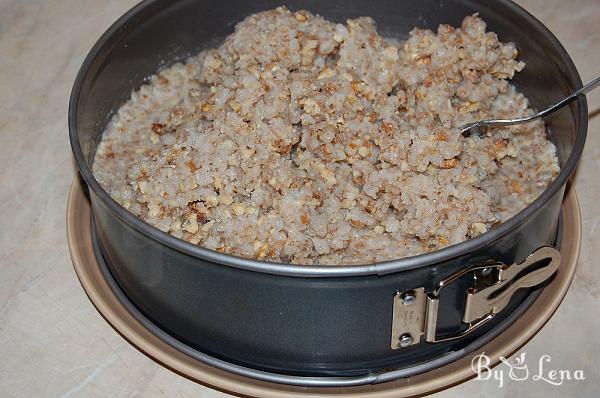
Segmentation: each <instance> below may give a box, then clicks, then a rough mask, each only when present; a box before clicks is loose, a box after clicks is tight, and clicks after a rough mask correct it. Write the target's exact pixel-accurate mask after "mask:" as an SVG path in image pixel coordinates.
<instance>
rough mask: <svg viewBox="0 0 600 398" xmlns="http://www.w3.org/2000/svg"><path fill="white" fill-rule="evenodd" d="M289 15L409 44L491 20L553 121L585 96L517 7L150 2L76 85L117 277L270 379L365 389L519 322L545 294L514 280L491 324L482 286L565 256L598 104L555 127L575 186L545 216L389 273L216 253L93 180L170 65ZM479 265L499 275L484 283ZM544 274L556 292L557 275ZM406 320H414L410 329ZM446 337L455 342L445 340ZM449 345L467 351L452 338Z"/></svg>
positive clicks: (536, 103)
mask: <svg viewBox="0 0 600 398" xmlns="http://www.w3.org/2000/svg"><path fill="white" fill-rule="evenodd" d="M282 4H285V5H287V6H288V7H289V8H291V9H308V10H310V11H312V12H314V13H318V14H320V15H323V16H324V17H326V18H328V19H331V20H334V21H343V20H345V19H346V18H352V17H358V16H361V15H370V16H372V17H374V19H375V20H376V21H377V23H378V26H379V29H380V32H382V33H383V34H384V35H385V36H390V37H396V38H400V39H401V38H402V37H404V36H405V35H406V34H407V32H408V31H409V30H410V29H411V28H412V27H414V26H417V25H418V26H422V27H428V28H433V29H435V28H436V27H437V25H438V24H440V23H449V24H453V25H457V24H458V23H459V22H460V21H461V19H462V18H463V17H464V16H465V15H468V14H472V13H474V12H479V13H480V15H481V16H482V18H483V19H484V20H485V21H486V22H487V23H488V27H489V29H490V30H492V31H495V32H497V33H498V35H499V37H500V38H501V40H503V41H513V42H515V43H516V45H517V47H518V49H519V52H520V54H521V58H522V59H523V60H524V61H525V62H526V63H527V67H526V68H525V70H524V71H523V72H521V73H519V74H518V75H517V76H516V77H515V79H514V81H513V82H514V83H515V84H516V85H517V87H518V88H519V89H520V90H521V91H522V92H523V93H524V94H525V95H526V96H528V98H529V99H530V100H531V103H532V106H533V107H536V108H542V107H544V106H545V105H547V104H549V103H552V102H554V101H556V100H558V99H559V98H560V97H562V96H564V95H565V94H567V93H569V92H571V91H574V90H575V89H576V88H578V87H580V86H581V80H580V78H579V75H578V73H577V70H576V68H575V66H574V65H573V62H572V61H571V59H570V58H569V56H568V54H567V52H566V51H565V50H564V48H563V47H562V46H561V44H560V43H559V42H558V40H557V39H556V38H555V37H554V36H553V35H552V33H551V32H550V31H549V30H548V29H547V28H546V27H545V26H544V25H543V24H541V23H540V22H539V21H538V20H536V19H535V18H534V17H533V16H531V15H530V14H529V13H527V12H526V11H525V10H523V9H522V8H520V7H518V6H517V5H515V4H514V3H512V2H509V1H496V2H484V1H474V0H453V1H421V2H412V1H382V0H378V1H341V0H336V1H327V2H318V1H285V2H280V1H265V0H261V1H255V2H245V1H241V0H227V1H221V2H219V3H218V4H215V3H213V2H208V1H199V0H197V1H192V0H179V1H175V0H150V1H145V2H142V3H140V4H139V5H138V6H136V7H135V8H133V9H132V10H131V11H129V12H128V13H126V14H125V15H124V16H123V17H122V18H121V19H119V20H118V21H117V22H116V23H115V24H114V25H113V26H112V27H111V28H109V30H108V31H107V32H106V33H105V34H104V35H103V36H102V37H101V38H100V39H99V41H98V42H97V43H96V45H95V46H94V47H93V48H92V50H91V51H90V53H89V54H88V56H87V57H86V59H85V61H84V63H83V65H82V67H81V69H80V72H79V74H78V76H77V78H76V81H75V84H74V87H73V91H72V95H71V99H70V106H69V132H70V139H71V145H72V149H73V154H74V157H75V161H76V164H77V167H78V169H79V172H80V174H81V176H82V178H83V180H84V181H85V183H86V185H87V187H88V189H89V195H90V200H91V205H92V212H93V215H94V220H95V228H96V231H95V232H96V234H97V237H98V242H99V247H100V250H101V253H102V256H103V258H104V259H105V261H106V263H107V266H108V268H109V269H110V272H111V274H112V275H113V276H114V279H115V280H116V282H117V283H118V284H119V286H120V288H121V289H122V290H123V292H124V293H125V294H126V295H127V297H128V299H129V300H131V302H132V303H133V304H134V305H135V306H136V307H137V308H138V309H139V310H140V311H141V312H142V313H143V314H144V315H145V316H146V317H147V318H148V319H150V320H151V321H152V322H153V323H154V324H156V325H158V326H159V327H160V328H161V329H162V330H164V331H165V332H166V333H168V334H169V335H171V336H172V337H173V338H175V339H177V340H179V341H181V342H183V343H184V344H186V345H189V346H190V347H193V348H194V349H197V350H199V351H200V352H203V353H206V354H207V355H210V356H212V357H214V358H218V359H221V360H224V361H227V362H228V363H232V364H236V365H239V366H243V367H246V368H250V369H255V370H257V371H267V372H275V373H277V374H282V375H289V376H311V377H364V376H365V375H368V374H371V373H375V372H381V371H383V370H386V369H391V368H400V367H403V366H407V365H414V364H418V363H421V362H424V361H431V360H433V359H435V358H439V357H441V356H443V355H445V354H447V353H448V352H451V351H458V350H460V349H461V348H464V347H466V346H467V345H468V344H470V343H472V342H473V341H475V340H476V339H477V338H478V337H479V336H482V335H483V334H485V333H487V332H489V331H490V330H493V329H494V328H495V327H497V325H499V324H500V323H501V322H502V321H503V320H504V319H506V318H508V317H510V315H511V313H512V312H514V311H515V310H516V309H517V308H519V306H520V305H521V304H522V303H523V302H524V301H525V300H527V299H528V297H530V295H531V294H532V292H533V291H534V289H535V288H536V286H538V285H539V284H531V283H525V285H526V286H527V288H523V289H520V290H516V289H515V290H514V291H513V290H510V289H511V288H510V282H511V281H508V282H507V283H508V286H509V287H507V288H506V289H509V290H507V291H505V290H503V291H504V292H506V293H510V294H507V295H506V299H507V301H506V302H502V306H496V307H497V308H496V307H493V306H492V307H493V308H492V307H490V308H487V307H485V305H488V306H489V305H491V304H490V300H487V301H484V302H483V304H482V303H481V302H476V304H482V305H484V307H483V308H484V309H486V310H487V309H489V310H490V315H491V316H486V317H481V318H477V319H469V317H468V314H467V312H468V313H471V312H473V313H477V311H474V310H473V305H472V303H471V301H469V300H471V299H472V297H471V298H469V293H468V292H469V291H472V290H470V289H473V288H474V283H475V282H476V281H474V275H475V276H477V277H478V281H480V282H485V281H484V279H489V280H490V281H489V284H490V285H494V284H497V282H499V281H500V279H501V276H500V273H501V272H504V271H500V269H502V267H504V266H503V265H498V264H505V265H510V264H518V263H522V262H524V261H525V262H526V261H529V260H528V258H529V259H531V257H529V256H530V255H531V254H532V253H534V252H536V250H539V249H540V248H544V247H549V246H550V247H551V246H553V245H554V243H555V242H554V240H555V236H556V229H557V224H558V219H559V214H560V207H561V203H562V200H563V195H564V192H565V187H566V184H567V181H568V178H569V177H570V175H571V174H572V173H573V171H574V169H575V167H576V165H577V162H578V160H579V158H580V156H581V152H582V149H583V146H584V142H585V137H586V130H587V105H586V101H585V98H580V99H579V100H578V101H576V102H574V103H572V104H571V105H570V107H568V108H565V109H564V110H562V111H560V112H558V113H557V114H555V115H554V116H553V117H552V118H551V119H549V120H548V125H549V129H550V139H551V140H552V141H553V142H554V144H555V145H556V147H557V150H558V157H559V162H560V166H561V173H560V174H559V176H558V177H557V178H556V180H555V181H554V182H553V183H552V184H551V185H550V186H549V187H548V189H547V190H546V191H545V192H544V193H543V194H542V195H541V196H540V197H539V198H538V199H537V200H535V201H534V202H533V203H532V204H531V205H529V206H528V207H527V208H526V209H524V210H523V211H521V212H520V213H519V214H517V215H516V216H515V217H513V218H512V219H510V220H508V221H507V222H505V223H503V224H501V225H500V226H498V227H497V228H494V229H492V230H490V231H488V232H486V233H484V234H482V235H480V236H478V237H477V238H474V239H471V240H468V241H465V242H463V243H460V244H457V245H454V246H450V247H448V248H444V249H442V250H438V251H435V252H432V253H427V254H423V255H420V256H415V257H410V258H405V259H400V260H396V261H389V262H384V263H377V264H366V265H359V266H342V267H327V266H306V267H302V266H295V265H287V264H276V263H267V262H262V261H255V260H249V259H243V258H239V257H234V256H230V255H225V254H221V253H217V252H213V251H210V250H207V249H203V248H201V247H198V246H195V245H192V244H189V243H187V242H184V241H182V240H179V239H177V238H175V237H173V236H170V235H168V234H165V233H163V232H161V231H160V230H158V229H156V228H154V227H152V226H150V225H149V224H147V223H145V222H143V221H142V220H140V219H138V218H136V217H135V216H134V215H132V214H130V213H129V212H127V211H126V210H125V209H124V208H122V207H121V206H119V205H118V204H117V203H116V202H115V201H114V200H113V199H112V198H111V197H110V196H109V195H108V194H107V192H105V191H104V190H103V189H102V187H101V186H100V184H99V183H98V182H97V181H96V180H95V178H94V176H93V175H92V172H91V166H92V161H93V157H94V156H93V155H94V153H95V149H96V146H97V145H98V142H99V141H100V138H101V134H102V131H103V129H104V126H105V125H106V123H107V122H108V120H109V119H110V117H111V116H112V115H113V113H114V112H115V111H116V110H117V109H118V108H119V106H120V105H121V104H122V103H123V102H124V101H125V100H127V98H128V96H129V93H130V92H131V90H132V89H136V88H138V87H139V86H140V85H141V84H143V83H144V80H145V78H146V77H147V76H149V75H151V74H152V73H154V72H155V71H156V70H157V69H159V68H160V67H163V66H166V65H169V64H171V63H174V62H177V61H181V60H183V59H185V58H186V57H188V56H189V55H191V54H194V53H196V52H198V51H200V50H202V49H204V48H206V47H208V46H214V45H215V44H217V43H218V42H219V41H220V40H222V39H223V38H224V37H225V36H226V35H227V34H229V33H231V31H232V29H233V26H234V25H235V24H236V23H237V22H239V21H240V20H241V19H243V17H245V16H247V15H249V14H251V13H254V12H258V11H261V10H265V9H269V8H273V7H276V6H278V5H282ZM542 250H544V249H542ZM548 250H552V249H548ZM554 252H556V250H555V251H554ZM537 253H538V254H537V255H538V256H539V253H540V252H537ZM541 260H543V261H541ZM557 260H558V259H557V258H550V259H549V258H547V257H543V258H541V259H540V261H534V262H533V263H532V267H533V268H532V267H529V268H527V270H526V271H527V272H525V271H524V272H525V274H523V273H519V274H518V275H516V276H515V277H516V278H518V277H523V276H526V277H527V278H533V277H535V276H536V275H535V273H539V272H541V271H540V270H542V269H549V267H550V266H552V267H555V266H556V265H557ZM492 263H494V264H495V265H493V264H492ZM492 265H493V266H492ZM480 266H485V268H486V269H485V270H483V271H482V270H478V271H473V269H475V268H477V267H480ZM516 267H517V266H514V267H513V268H512V269H513V270H514V269H516ZM504 274H506V272H505V273H504ZM532 275H533V276H532ZM455 276H456V278H454V277H455ZM459 276H460V277H459ZM545 276H546V277H545V278H543V279H544V280H546V279H547V277H548V276H549V274H548V275H545ZM484 277H485V278H484ZM494 278H495V279H498V280H492V279H494ZM522 279H523V280H524V278H522ZM532 280H533V279H532ZM444 281H452V283H449V284H447V286H445V287H444V289H443V292H442V293H441V294H439V295H437V297H435V296H436V294H437V293H436V292H437V290H436V286H438V285H439V284H440V283H441V282H444ZM505 282H506V281H505ZM539 282H542V281H539ZM530 285H531V288H529V286H530ZM403 292H410V294H415V293H416V296H417V297H416V303H417V304H418V305H419V307H418V308H419V310H417V311H416V312H413V313H410V312H406V311H405V309H404V308H403V307H401V306H399V303H402V298H403V297H404V296H402V293H403ZM503 294H504V293H503ZM508 299H510V300H509V301H508ZM473 300H474V299H473ZM426 302H427V303H426ZM424 303H426V304H424ZM431 303H434V304H431ZM496 304H497V303H496ZM425 305H426V306H427V308H426V309H427V310H428V314H429V318H428V319H427V321H426V320H425V318H426V317H427V313H426V312H427V311H425V310H424V308H425V307H424V306H425ZM434 307H435V314H434V316H431V314H432V313H433V311H432V308H434ZM500 307H501V308H500ZM403 316H404V317H405V318H406V319H408V318H407V317H412V318H411V319H412V320H413V322H412V323H410V322H409V324H404V325H403V324H402V322H401V320H402V317H403ZM405 323H406V322H405ZM473 326H477V327H476V328H474V327H473ZM419 329H420V330H419ZM425 329H427V330H425ZM471 329H473V330H471ZM466 331H468V333H466V334H465V335H464V336H461V335H462V334H464V333H465V332H466ZM432 333H433V334H432ZM407 334H408V335H410V337H411V339H410V340H411V341H410V343H409V344H407V345H406V346H405V347H400V342H399V338H404V337H406V335H407ZM432 336H433V339H439V340H444V341H441V342H436V343H433V342H432ZM449 336H450V337H457V338H455V339H451V340H446V339H444V337H449Z"/></svg>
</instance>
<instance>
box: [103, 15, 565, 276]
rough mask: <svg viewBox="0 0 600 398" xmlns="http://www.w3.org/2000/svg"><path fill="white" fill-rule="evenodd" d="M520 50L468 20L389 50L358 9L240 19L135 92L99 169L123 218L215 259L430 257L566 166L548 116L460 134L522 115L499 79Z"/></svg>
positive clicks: (516, 98) (512, 67) (523, 107)
mask: <svg viewBox="0 0 600 398" xmlns="http://www.w3.org/2000/svg"><path fill="white" fill-rule="evenodd" d="M394 43H395V44H394ZM517 55H518V54H517V50H516V48H515V45H514V44H512V43H506V44H504V43H501V42H499V41H498V38H497V36H496V34H494V33H492V32H486V25H485V23H484V22H483V21H482V20H481V19H479V18H478V16H477V15H473V16H468V17H466V18H465V19H464V21H463V23H462V25H461V27H460V28H453V27H451V26H447V25H441V26H440V27H439V28H438V31H437V34H436V33H434V32H432V31H430V30H423V29H418V28H415V29H414V30H413V31H412V32H410V36H409V38H408V39H407V40H406V41H405V42H404V43H402V44H401V45H399V46H398V44H397V42H391V41H387V40H386V39H385V38H383V37H381V36H379V35H378V33H377V30H376V26H375V23H374V21H373V20H372V19H371V18H368V17H364V18H358V19H353V20H348V21H347V23H346V24H345V25H343V24H336V23H332V22H329V21H327V20H325V19H323V18H322V17H319V16H315V15H312V14H311V13H309V12H306V11H299V12H291V11H289V10H287V9H285V8H278V9H276V10H271V11H267V12H262V13H259V14H255V15H251V16H249V17H248V18H246V19H245V20H244V21H243V22H241V23H239V24H238V25H237V27H236V28H235V32H234V33H233V34H232V35H231V36H229V37H228V38H227V39H226V40H225V42H224V43H223V45H222V46H221V47H219V48H217V49H211V50H207V51H204V52H202V53H201V54H199V55H197V56H194V57H192V58H190V59H189V60H188V61H187V62H186V63H185V64H181V63H180V64H176V65H173V66H172V67H169V68H167V69H165V70H163V71H161V72H159V73H158V74H156V75H155V76H152V78H151V79H150V82H149V84H147V85H144V86H142V87H141V88H140V89H139V91H136V92H134V93H132V95H131V99H130V100H129V101H128V102H127V103H126V104H125V105H123V107H122V108H121V109H120V110H119V111H118V113H117V114H116V115H115V116H114V117H113V119H112V121H111V122H110V123H109V125H108V126H107V128H106V131H105V132H104V135H103V139H102V142H101V144H100V146H99V148H98V151H97V154H96V158H95V163H94V172H95V175H96V177H97V178H98V180H99V181H100V183H101V184H102V186H104V188H105V189H106V190H107V191H108V192H109V193H110V194H111V195H112V196H113V197H114V198H115V199H116V200H117V201H118V202H119V203H120V204H121V205H122V206H124V207H125V208H126V209H128V210H129V211H130V212H132V213H133V214H135V215H137V216H139V217H140V218H142V219H143V220H145V221H147V222H148V223H150V224H152V225H154V226H156V227H158V228H160V229H161V230H163V231H165V232H168V233H170V234H172V235H174V236H176V237H179V238H181V239H184V240H186V241H189V242H191V243H193V244H197V245H200V246H203V247H206V248H209V249H213V250H216V251H218V252H221V253H229V254H234V255H239V256H243V257H250V258H256V259H263V260H268V261H282V262H291V263H296V264H327V265H335V264H352V263H371V262H376V261H383V260H390V259H397V258H401V257H405V256H410V255H415V254H419V253H423V252H428V251H432V250H436V249H439V248H441V247H444V246H447V245H452V244H455V243H458V242H461V241H463V240H465V239H468V238H470V237H474V236H477V235H479V234H481V233H483V232H485V231H487V230H488V229H490V228H492V227H494V225H496V224H498V223H500V222H502V221H504V220H506V219H508V218H509V217H511V216H512V215H514V214H515V213H516V212H518V211H519V210H521V209H523V208H524V207H525V206H527V204H529V203H531V202H532V201H533V200H534V199H535V198H536V197H537V196H538V195H539V194H540V193H541V192H542V191H543V190H544V189H545V188H546V186H547V185H548V184H549V183H550V181H551V180H552V179H553V178H554V177H555V176H556V174H557V173H558V172H559V167H558V162H557V158H556V154H555V147H554V146H553V145H552V144H551V143H550V142H549V141H547V139H546V137H545V128H544V125H543V123H542V122H536V123H531V124H528V125H525V126H513V127H509V128H499V129H496V130H495V131H493V134H489V135H488V136H486V137H479V136H472V137H470V138H464V137H463V136H462V135H461V134H460V132H459V130H458V128H459V127H460V126H461V125H463V124H464V123H467V122H471V121H473V120H478V119H484V118H490V117H496V118H506V117H515V116H523V115H527V114H529V113H531V112H532V110H531V109H529V108H528V102H527V99H526V98H525V97H524V96H523V95H522V94H520V93H519V92H517V91H516V90H515V88H514V87H513V86H512V85H510V84H509V82H508V79H510V78H512V77H513V75H514V73H515V72H518V71H520V70H521V69H523V67H524V64H523V62H519V61H518V60H517Z"/></svg>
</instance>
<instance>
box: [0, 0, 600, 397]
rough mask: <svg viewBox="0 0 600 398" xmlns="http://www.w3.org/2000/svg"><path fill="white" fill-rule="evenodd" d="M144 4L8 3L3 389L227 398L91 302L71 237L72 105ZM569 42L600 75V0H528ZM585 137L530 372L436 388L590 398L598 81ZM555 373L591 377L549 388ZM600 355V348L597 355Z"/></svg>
mask: <svg viewBox="0 0 600 398" xmlns="http://www.w3.org/2000/svg"><path fill="white" fill-rule="evenodd" d="M134 3H135V1H131V0H119V1H116V0H115V1H105V0H52V1H42V0H26V1H21V0H0V133H1V137H2V143H1V144H0V160H1V162H2V165H3V167H2V169H0V183H1V184H0V220H2V223H1V224H0V229H1V232H0V397H2V398H8V397H27V398H29V397H77V396H79V397H109V396H110V397H134V396H140V397H160V396H165V397H225V396H227V395H226V394H224V393H222V392H218V391H215V390H212V389H210V388H207V387H204V386H201V385H199V384H196V383H194V382H192V381H190V380H187V379H185V378H183V377H181V376H178V375H177V374H175V373H173V372H171V371H169V370H167V369H165V368H163V367H162V366H160V365H158V364H157V363H155V362H153V361H152V360H151V359H149V358H148V357H146V356H145V355H144V354H142V353H140V352H139V351H137V350H136V349H135V348H133V347H132V346H131V345H129V344H128V343H127V342H126V341H125V340H123V338H121V337H120V336H119V335H118V334H117V333H116V332H115V331H114V330H113V329H112V328H111V327H110V326H109V325H108V324H107V323H106V322H105V321H104V319H103V318H102V317H101V316H100V315H99V314H98V313H97V312H96V310H95V309H94V307H93V305H92V304H91V303H90V301H89V300H88V298H87V297H86V295H85V293H84V291H83V289H82V288H81V285H80V284H79V282H78V280H77V277H76V275H75V273H74V271H73V267H72V265H71V260H70V258H69V252H68V248H67V243H66V231H65V210H66V205H67V193H68V189H69V186H70V184H71V181H72V180H73V177H74V176H75V169H74V166H73V161H72V157H71V150H70V146H69V143H68V133H67V102H68V97H69V92H70V89H71V86H72V83H73V80H74V79H75V74H76V73H77V70H78V68H79V66H80V65H81V62H82V61H83V58H84V56H85V55H86V53H87V51H88V50H89V49H90V47H91V46H92V44H93V43H94V42H95V40H96V39H97V38H98V37H99V36H100V34H101V33H102V32H103V31H104V30H105V29H106V28H108V26H109V25H110V24H111V23H112V22H113V21H114V20H115V19H116V18H117V17H119V16H120V15H121V14H122V13H124V12H125V11H126V10H127V9H129V8H130V7H131V6H132V5H133V4H134ZM518 3H520V4H522V5H523V6H524V7H525V8H526V9H528V10H529V11H530V12H531V13H533V14H534V15H535V16H536V17H537V18H539V19H540V20H541V21H542V22H544V23H545V24H546V25H547V26H548V27H549V28H550V29H551V30H552V31H553V32H554V33H555V34H556V35H557V36H558V38H559V39H560V40H561V41H562V43H563V45H564V46H565V47H566V48H567V50H568V51H569V53H570V55H571V56H572V57H573V59H574V61H575V64H576V65H577V67H578V68H579V71H580V73H581V76H582V79H583V80H584V81H589V80H591V79H592V78H594V77H595V76H596V75H598V74H600V28H599V27H598V26H599V25H598V20H600V2H598V1H597V0H571V1H564V0H546V1H543V0H526V1H519V2H518ZM588 100H589V108H590V116H591V120H590V126H589V133H590V134H589V136H588V142H587V145H586V148H585V151H584V154H583V159H582V161H581V163H580V166H579V169H578V171H577V175H576V178H575V187H576V190H577V193H578V195H579V200H580V205H581V210H582V217H583V241H582V251H581V257H580V262H579V268H578V270H577V273H576V275H575V279H574V282H573V284H572V286H571V289H570V291H569V292H568V294H567V296H566V298H565V300H564V302H563V303H562V305H561V307H560V308H559V309H558V311H557V312H556V314H555V315H554V317H553V318H552V319H551V320H550V321H549V322H548V324H547V325H546V326H545V327H544V329H543V330H542V331H541V332H540V333H539V334H537V335H536V336H535V337H534V338H533V340H531V341H530V342H529V343H528V344H527V345H526V346H525V347H524V348H523V349H522V350H521V351H520V352H519V353H518V354H517V356H518V355H520V353H522V352H526V353H527V356H526V357H527V363H528V365H529V368H530V373H532V374H531V375H530V377H529V379H528V380H527V381H515V380H511V379H510V377H509V373H508V368H504V367H503V366H504V365H502V366H501V367H499V368H498V369H502V370H503V375H504V381H503V386H502V387H501V388H499V387H498V385H499V382H498V380H489V381H478V380H471V381H469V382H467V383H465V384H462V385H459V386H456V387H453V388H451V389H449V390H447V391H444V392H441V393H438V394H436V395H434V396H435V397H440V398H441V397H456V396H469V397H487V396H490V395H494V396H499V397H517V396H518V397H521V396H528V397H556V396H562V397H593V396H594V397H595V396H598V392H597V391H598V387H599V386H600V359H598V358H599V357H600V339H599V338H598V333H599V332H598V331H599V330H600V317H599V316H598V308H600V270H599V268H598V267H597V266H596V264H595V262H594V259H595V256H600V246H599V243H600V211H599V210H598V208H596V204H597V202H596V201H597V200H600V147H599V146H598V145H600V135H599V134H598V132H599V130H600V116H599V115H600V91H597V92H594V93H592V94H591V95H589V96H588ZM544 354H546V355H548V356H550V358H551V361H550V362H544V365H543V374H544V375H546V376H547V375H548V372H549V371H550V370H552V369H556V370H560V369H563V370H569V371H570V372H571V374H573V373H574V372H575V370H581V371H582V372H583V374H584V376H585V378H586V380H584V381H576V380H571V381H568V380H567V381H565V382H564V383H563V384H562V385H561V386H553V385H552V384H550V383H549V382H547V381H544V380H542V379H538V380H533V377H532V376H533V374H537V373H539V360H540V358H542V356H543V355H544ZM597 356H598V357H597Z"/></svg>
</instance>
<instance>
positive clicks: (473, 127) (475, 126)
mask: <svg viewBox="0 0 600 398" xmlns="http://www.w3.org/2000/svg"><path fill="white" fill-rule="evenodd" d="M599 85H600V76H599V77H597V78H595V79H594V80H592V81H591V82H590V83H588V84H586V85H585V86H583V87H581V88H580V89H579V90H577V91H575V92H574V93H572V94H571V95H569V96H568V97H565V98H563V99H562V100H560V101H558V102H557V103H556V104H554V105H551V106H549V107H548V108H546V109H544V110H543V111H541V112H538V113H536V114H533V115H531V116H525V117H519V118H515V119H487V120H480V121H478V122H472V123H467V124H465V125H464V126H462V127H461V128H460V132H461V133H462V135H463V136H465V137H468V136H470V135H471V134H472V133H474V132H477V133H479V134H481V132H482V131H481V130H482V128H483V127H494V126H512V125H515V124H523V123H528V122H531V121H533V120H536V119H539V118H543V117H546V116H548V115H550V114H552V113H554V112H556V111H557V110H559V109H560V108H562V107H563V106H565V105H567V104H569V103H571V102H573V101H575V99H577V97H578V96H579V95H583V94H585V93H587V92H589V91H592V90H593V89H595V88H596V87H598V86H599Z"/></svg>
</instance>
